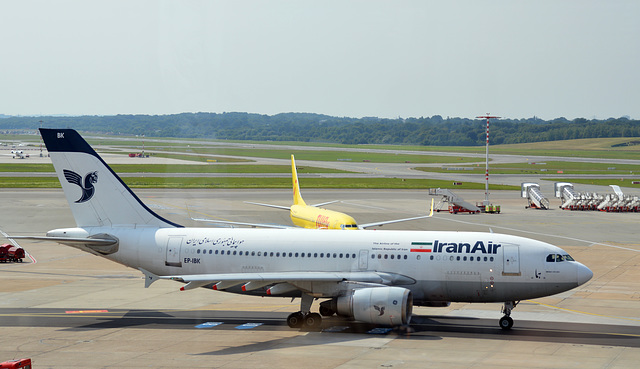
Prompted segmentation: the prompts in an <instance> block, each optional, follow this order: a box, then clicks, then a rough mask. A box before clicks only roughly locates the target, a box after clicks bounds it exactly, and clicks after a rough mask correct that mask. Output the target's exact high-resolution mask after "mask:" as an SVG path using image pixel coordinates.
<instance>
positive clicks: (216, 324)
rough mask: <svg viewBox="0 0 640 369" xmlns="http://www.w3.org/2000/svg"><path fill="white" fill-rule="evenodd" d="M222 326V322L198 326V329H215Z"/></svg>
mask: <svg viewBox="0 0 640 369" xmlns="http://www.w3.org/2000/svg"><path fill="white" fill-rule="evenodd" d="M220 324H222V322H206V323H202V324H198V325H196V328H213V327H217V326H219V325H220Z"/></svg>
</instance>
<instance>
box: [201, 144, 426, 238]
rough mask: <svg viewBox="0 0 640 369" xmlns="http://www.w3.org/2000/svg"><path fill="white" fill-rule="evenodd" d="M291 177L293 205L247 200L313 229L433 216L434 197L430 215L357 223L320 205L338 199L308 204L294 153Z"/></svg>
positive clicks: (380, 223)
mask: <svg viewBox="0 0 640 369" xmlns="http://www.w3.org/2000/svg"><path fill="white" fill-rule="evenodd" d="M291 179H292V182H293V205H291V206H281V205H272V204H262V203H258V202H250V201H246V202H247V203H248V204H254V205H260V206H268V207H271V208H277V209H282V210H289V216H290V217H291V221H292V222H293V224H295V225H296V226H298V227H302V228H313V229H344V230H356V229H365V228H371V227H381V226H383V225H385V224H391V223H399V222H406V221H410V220H416V219H424V218H429V217H431V216H433V199H431V212H430V213H429V215H421V216H417V217H411V218H404V219H394V220H386V221H382V222H375V223H367V224H360V225H358V224H357V223H356V220H355V219H353V217H352V216H350V215H347V214H344V213H340V212H338V211H333V210H329V209H325V208H321V207H320V206H322V205H326V204H331V203H334V202H337V201H328V202H323V203H320V204H315V205H307V203H306V202H305V201H304V200H303V199H302V195H301V194H300V184H299V183H298V171H297V169H296V161H295V158H294V157H293V155H291ZM192 219H193V220H196V221H205V222H210V223H222V224H232V225H234V224H235V225H246V226H251V227H264V228H288V227H287V226H281V225H274V224H264V223H246V222H231V221H225V220H212V219H203V218H192Z"/></svg>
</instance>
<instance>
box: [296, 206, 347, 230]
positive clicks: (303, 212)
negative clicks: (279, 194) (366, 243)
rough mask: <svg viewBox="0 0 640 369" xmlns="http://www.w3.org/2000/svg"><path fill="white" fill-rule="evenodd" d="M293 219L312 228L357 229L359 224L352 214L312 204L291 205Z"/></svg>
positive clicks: (301, 225) (300, 224) (300, 225)
mask: <svg viewBox="0 0 640 369" xmlns="http://www.w3.org/2000/svg"><path fill="white" fill-rule="evenodd" d="M289 215H290V216H291V221H292V222H293V224H295V225H296V226H298V227H302V228H310V229H344V230H357V229H358V225H357V224H356V221H355V219H353V218H352V217H351V216H349V215H347V214H344V213H340V212H337V211H333V210H328V209H323V208H318V207H315V206H310V205H291V209H290V211H289Z"/></svg>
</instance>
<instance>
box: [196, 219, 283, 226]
mask: <svg viewBox="0 0 640 369" xmlns="http://www.w3.org/2000/svg"><path fill="white" fill-rule="evenodd" d="M191 220H193V221H195V222H206V223H214V224H227V225H230V226H234V225H238V226H245V227H258V228H277V229H284V228H291V227H289V226H285V225H279V224H266V223H246V222H232V221H229V220H216V219H206V218H191Z"/></svg>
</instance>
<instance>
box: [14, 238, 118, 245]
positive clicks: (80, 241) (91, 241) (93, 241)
mask: <svg viewBox="0 0 640 369" xmlns="http://www.w3.org/2000/svg"><path fill="white" fill-rule="evenodd" d="M7 238H8V239H16V240H32V241H53V242H57V243H62V244H65V245H82V246H110V245H114V244H116V243H118V240H116V239H103V238H75V237H46V236H8V237H7Z"/></svg>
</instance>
